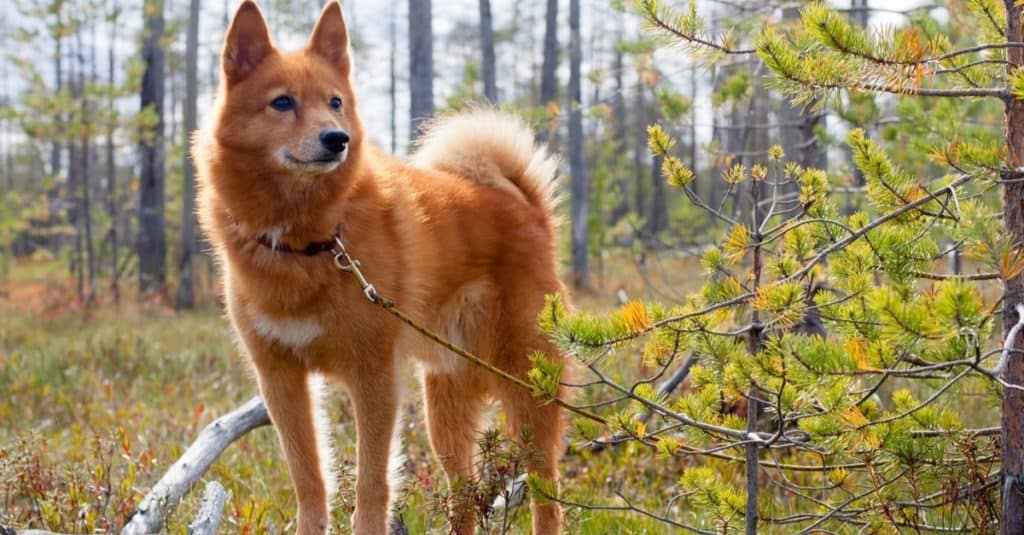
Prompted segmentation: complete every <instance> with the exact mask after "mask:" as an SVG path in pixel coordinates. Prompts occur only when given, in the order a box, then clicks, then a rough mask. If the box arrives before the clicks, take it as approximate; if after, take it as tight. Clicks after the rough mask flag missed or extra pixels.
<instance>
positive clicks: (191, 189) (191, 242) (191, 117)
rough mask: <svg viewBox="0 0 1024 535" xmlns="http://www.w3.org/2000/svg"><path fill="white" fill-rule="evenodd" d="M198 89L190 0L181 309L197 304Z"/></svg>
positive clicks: (195, 14) (194, 12) (194, 5)
mask: <svg viewBox="0 0 1024 535" xmlns="http://www.w3.org/2000/svg"><path fill="white" fill-rule="evenodd" d="M198 93H199V0H190V1H189V9H188V34H187V37H186V39H185V129H184V130H185V136H184V138H185V139H184V146H185V158H184V160H185V161H184V162H183V167H182V169H183V172H182V180H184V181H185V183H184V184H183V187H182V189H181V191H182V193H181V204H182V207H181V261H180V262H179V264H178V269H179V274H180V280H179V281H178V295H177V298H176V300H175V308H177V309H178V310H182V309H186V308H192V305H194V304H195V282H194V278H195V276H194V273H195V261H194V258H193V257H194V256H195V252H196V249H197V245H198V243H197V241H196V215H195V214H196V211H195V207H194V206H193V204H194V203H195V180H194V178H193V175H194V174H195V164H194V163H193V162H192V151H190V150H189V145H190V141H189V140H190V139H191V137H192V132H194V131H195V130H196V128H197V127H198V125H197V122H198V121H197V119H196V99H197V98H198Z"/></svg>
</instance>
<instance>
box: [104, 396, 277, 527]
mask: <svg viewBox="0 0 1024 535" xmlns="http://www.w3.org/2000/svg"><path fill="white" fill-rule="evenodd" d="M269 424H270V417H269V415H268V414H267V408H266V407H265V406H264V405H263V400H262V399H260V397H259V396H256V397H254V398H252V399H250V400H249V401H248V402H247V403H246V404H245V405H242V406H241V407H239V408H238V409H235V410H234V411H232V412H230V413H228V414H226V415H224V416H221V417H220V418H218V419H216V420H214V422H213V423H211V424H210V425H208V426H206V428H205V429H203V430H202V432H200V433H199V437H198V438H197V439H196V441H195V442H193V443H192V445H191V446H189V448H188V450H186V451H185V453H184V454H183V455H182V456H181V458H179V459H178V460H177V462H175V463H174V464H173V465H172V466H171V468H170V469H169V470H168V471H167V473H165V474H164V476H163V477H161V478H160V481H158V482H157V483H156V485H154V486H153V489H152V490H151V491H149V494H147V495H146V497H145V498H143V499H142V501H141V502H140V503H139V506H138V508H136V510H135V513H133V514H132V516H131V517H130V519H129V521H128V523H127V524H126V525H125V527H124V529H122V530H121V535H145V534H147V533H157V532H159V531H160V530H161V529H162V528H163V526H164V523H165V522H166V521H167V517H168V515H170V514H171V512H172V511H173V510H174V508H175V507H177V506H178V503H179V502H181V499H182V498H183V497H184V496H185V494H187V493H188V491H189V490H191V489H192V486H193V485H195V484H196V482H197V481H199V479H200V478H201V477H203V474H205V473H206V471H207V470H209V468H210V465H212V464H213V462H214V461H216V460H217V458H218V457H220V454H221V453H223V452H224V450H225V449H226V448H227V447H228V446H230V445H231V443H232V442H234V441H236V440H238V439H239V438H240V437H242V436H244V435H245V434H246V433H248V432H249V431H252V430H253V429H256V428H257V427H262V426H264V425H269Z"/></svg>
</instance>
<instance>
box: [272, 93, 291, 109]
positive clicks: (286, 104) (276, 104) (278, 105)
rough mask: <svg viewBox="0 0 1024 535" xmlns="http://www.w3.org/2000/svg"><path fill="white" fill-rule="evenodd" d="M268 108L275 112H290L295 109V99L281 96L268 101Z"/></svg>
mask: <svg viewBox="0 0 1024 535" xmlns="http://www.w3.org/2000/svg"><path fill="white" fill-rule="evenodd" d="M270 107H271V108H274V109H275V110H277V111H290V110H292V109H294V108H295V99H293V98H292V97H289V96H288V95H281V96H279V97H277V98H275V99H274V100H271V101H270Z"/></svg>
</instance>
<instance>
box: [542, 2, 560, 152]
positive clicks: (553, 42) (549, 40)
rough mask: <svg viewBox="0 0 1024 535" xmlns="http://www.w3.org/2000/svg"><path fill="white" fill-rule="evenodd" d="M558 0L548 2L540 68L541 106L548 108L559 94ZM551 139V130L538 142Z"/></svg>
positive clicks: (544, 133)
mask: <svg viewBox="0 0 1024 535" xmlns="http://www.w3.org/2000/svg"><path fill="white" fill-rule="evenodd" d="M557 71H558V0H548V5H547V11H546V12H545V14H544V60H543V62H542V64H541V68H540V101H539V104H540V105H541V106H544V107H546V106H548V105H549V104H550V103H551V101H553V100H555V96H556V95H557V93H558V78H557ZM550 137H551V132H550V129H549V128H543V129H541V130H540V132H537V141H540V142H546V141H547V140H548V138H550Z"/></svg>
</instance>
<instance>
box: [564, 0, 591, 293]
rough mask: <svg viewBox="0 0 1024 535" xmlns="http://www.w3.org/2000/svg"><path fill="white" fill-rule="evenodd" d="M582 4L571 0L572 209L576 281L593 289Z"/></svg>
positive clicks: (570, 120)
mask: <svg viewBox="0 0 1024 535" xmlns="http://www.w3.org/2000/svg"><path fill="white" fill-rule="evenodd" d="M580 45H581V43H580V3H579V0H569V98H568V101H567V106H568V110H569V167H570V170H569V174H570V175H571V180H572V184H571V188H570V189H571V193H570V212H571V216H570V217H571V218H572V233H571V234H572V282H573V286H575V287H576V288H581V289H586V288H590V286H591V282H590V250H589V248H588V243H589V239H590V236H589V234H588V231H587V225H588V222H589V218H590V213H589V210H590V207H589V201H590V184H589V182H588V181H587V174H586V168H585V167H584V163H583V110H582V106H583V102H582V95H581V90H580V84H581V80H580V63H581V62H582V56H583V52H582V50H581V49H580Z"/></svg>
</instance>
